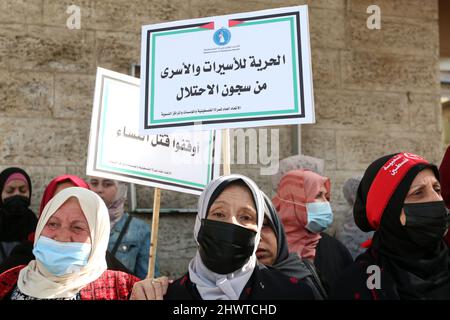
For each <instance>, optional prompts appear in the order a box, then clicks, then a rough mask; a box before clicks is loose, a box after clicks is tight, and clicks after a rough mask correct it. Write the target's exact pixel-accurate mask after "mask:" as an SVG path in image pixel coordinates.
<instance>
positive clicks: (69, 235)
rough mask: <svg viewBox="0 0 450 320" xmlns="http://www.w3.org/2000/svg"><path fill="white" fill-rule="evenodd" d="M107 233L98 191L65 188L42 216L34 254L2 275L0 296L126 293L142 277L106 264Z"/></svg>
mask: <svg viewBox="0 0 450 320" xmlns="http://www.w3.org/2000/svg"><path fill="white" fill-rule="evenodd" d="M108 238H109V218H108V212H107V208H106V207H105V205H104V203H103V201H102V200H101V199H100V197H98V196H97V195H96V194H95V193H93V192H92V191H90V190H87V189H84V188H78V187H73V188H67V189H64V190H62V191H61V192H59V193H58V194H57V195H56V196H55V197H54V198H52V199H51V200H50V201H49V202H48V203H47V205H46V206H45V208H44V210H43V212H42V215H41V216H40V218H39V221H38V225H37V228H36V234H35V239H34V249H33V253H34V255H35V256H36V260H33V261H31V262H30V263H28V265H26V266H18V267H16V268H13V269H10V270H8V271H6V272H4V273H2V274H1V275H0V299H6V300H8V299H9V300H39V299H61V300H101V299H104V300H114V299H118V300H123V299H128V296H129V294H130V292H131V288H132V287H133V284H134V283H135V282H136V281H137V280H138V279H137V278H136V277H134V276H132V275H129V274H126V273H123V272H119V271H110V270H106V260H105V252H106V249H107V246H108Z"/></svg>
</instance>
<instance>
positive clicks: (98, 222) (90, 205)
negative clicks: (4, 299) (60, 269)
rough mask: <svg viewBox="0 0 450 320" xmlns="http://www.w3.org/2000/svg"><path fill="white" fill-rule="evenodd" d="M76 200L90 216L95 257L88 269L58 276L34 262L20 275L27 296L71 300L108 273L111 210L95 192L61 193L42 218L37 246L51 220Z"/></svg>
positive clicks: (92, 257)
mask: <svg viewBox="0 0 450 320" xmlns="http://www.w3.org/2000/svg"><path fill="white" fill-rule="evenodd" d="M71 197H75V198H77V200H78V201H79V203H80V207H81V209H82V210H83V213H84V215H85V217H86V220H87V222H88V225H89V230H90V235H91V254H90V256H89V259H88V262H87V264H86V266H84V267H83V268H81V270H80V271H79V272H77V273H71V274H68V275H64V276H61V277H57V276H54V275H53V274H51V273H50V272H48V271H47V270H46V269H45V267H44V266H43V265H42V264H41V263H40V262H39V261H37V260H32V261H31V262H30V263H29V264H28V266H26V267H25V268H23V269H22V270H21V271H20V273H19V279H18V281H17V286H18V287H19V289H20V291H21V292H23V293H24V294H26V295H29V296H32V297H35V298H39V299H53V298H70V297H73V296H74V295H76V294H77V292H79V291H80V289H82V288H83V287H85V286H86V285H87V284H89V283H91V282H93V281H95V280H97V279H98V278H99V277H100V276H101V275H102V273H103V272H104V271H105V270H106V268H107V267H106V259H105V254H106V249H107V247H108V241H109V232H110V229H109V217H108V210H107V208H106V206H105V203H104V202H103V200H102V199H101V198H100V197H99V196H98V195H97V194H96V193H94V192H92V191H90V190H88V189H85V188H79V187H73V188H67V189H64V190H62V191H61V192H59V193H58V194H57V195H56V196H55V197H53V198H52V199H51V200H50V201H49V202H48V203H47V205H46V206H45V208H44V210H43V211H42V215H41V216H40V218H39V221H38V225H37V227H36V234H35V237H34V245H36V242H37V240H38V239H39V237H40V235H41V233H42V230H43V228H44V227H45V225H46V223H47V221H48V219H49V218H50V217H51V216H52V215H53V214H54V213H55V212H56V211H57V210H58V209H59V208H60V207H61V206H62V205H63V204H64V202H66V201H67V200H68V199H69V198H71Z"/></svg>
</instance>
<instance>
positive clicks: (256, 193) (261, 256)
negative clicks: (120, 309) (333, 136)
mask: <svg viewBox="0 0 450 320" xmlns="http://www.w3.org/2000/svg"><path fill="white" fill-rule="evenodd" d="M330 185H331V181H330V179H328V178H326V177H323V176H321V175H319V174H318V173H315V172H312V171H309V170H307V169H298V170H293V171H290V172H288V173H286V174H285V175H284V176H283V177H282V179H281V181H280V183H279V185H278V189H277V193H276V195H275V196H274V197H272V198H269V197H268V196H267V195H266V194H264V193H263V192H262V191H261V190H260V188H259V187H258V186H257V185H256V184H255V182H254V181H252V180H251V179H250V178H248V177H246V176H243V175H239V174H232V175H226V176H222V177H219V178H217V179H215V180H213V181H211V182H210V183H209V184H208V185H207V187H206V188H205V190H204V191H203V193H202V194H201V196H200V197H199V200H198V210H197V216H196V219H195V225H194V230H193V233H194V240H195V242H196V244H197V250H196V253H195V255H194V257H192V259H191V261H190V262H189V265H188V266H187V270H186V273H185V274H184V275H183V276H181V277H180V278H179V279H168V278H167V277H159V268H158V265H157V266H156V272H155V274H156V275H155V278H152V279H150V278H146V274H147V270H148V262H149V261H148V260H149V246H150V229H149V226H148V225H147V224H146V223H145V222H143V221H142V220H140V219H138V218H133V217H132V216H131V215H130V214H128V213H126V212H125V211H124V204H125V200H126V195H127V185H126V184H125V183H122V182H118V181H114V180H110V179H102V178H98V177H90V178H89V179H88V181H87V182H85V181H84V180H83V179H81V178H79V177H77V176H73V175H64V176H60V177H56V178H55V179H53V180H52V181H51V182H50V183H49V184H48V185H47V187H46V189H45V192H44V195H43V197H42V201H41V205H40V209H39V212H38V214H37V215H36V214H35V213H34V212H32V211H31V210H30V209H29V207H30V198H31V186H32V184H31V180H30V177H29V176H28V175H27V173H26V172H25V171H23V170H22V169H20V168H8V169H6V170H4V171H3V172H2V173H1V174H0V191H1V197H0V272H1V274H0V299H8V300H37V299H58V300H126V299H136V300H160V299H164V300H280V299H281V300H323V299H350V300H360V299H365V300H379V299H380V300H382V299H450V256H449V250H448V243H449V241H448V240H449V239H448V238H446V236H448V235H447V229H448V226H449V221H450V218H449V211H448V209H447V208H446V205H447V206H450V148H449V150H447V153H446V155H445V156H444V159H443V161H442V163H441V166H440V169H438V168H437V167H436V165H434V164H432V163H429V162H428V161H427V160H425V159H423V158H422V157H420V156H418V155H414V154H411V153H406V152H402V153H395V154H390V155H386V156H383V157H381V158H379V159H376V160H375V161H374V162H373V163H371V164H370V165H369V167H368V168H367V169H366V171H365V172H364V175H363V177H362V178H350V179H348V181H347V182H346V183H345V184H344V189H343V191H344V196H345V199H346V200H347V202H348V209H347V210H345V217H344V220H343V222H342V224H341V225H340V226H338V228H337V232H336V234H335V235H333V236H331V235H330V234H329V233H328V232H327V229H328V228H329V227H330V226H331V224H332V222H333V212H332V207H331V205H330V200H331V194H330Z"/></svg>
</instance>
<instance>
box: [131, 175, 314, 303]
mask: <svg viewBox="0 0 450 320" xmlns="http://www.w3.org/2000/svg"><path fill="white" fill-rule="evenodd" d="M263 220H264V199H263V196H262V194H261V192H260V190H259V188H258V187H257V186H256V184H255V183H254V182H253V181H252V180H250V179H249V178H247V177H245V176H242V175H237V174H233V175H228V176H222V177H220V178H218V179H216V180H213V181H211V182H210V183H209V184H208V186H207V187H206V188H205V190H204V191H203V193H202V194H201V195H200V198H199V202H198V213H197V217H196V220H195V226H194V238H195V240H196V242H197V244H198V250H197V253H196V255H195V257H194V258H193V259H192V260H191V262H190V263H189V271H188V273H187V274H186V275H184V276H183V277H181V278H180V279H178V280H176V281H175V282H173V283H171V284H169V285H168V289H167V293H166V295H165V296H164V299H165V300H255V299H259V300H266V299H270V300H277V299H289V300H292V299H314V295H313V293H312V289H311V288H310V287H309V285H308V284H307V283H306V282H304V281H303V280H299V279H297V278H295V277H291V278H289V277H287V276H286V275H284V274H282V273H281V272H279V271H277V270H275V269H269V268H266V267H264V266H262V265H259V264H258V263H257V258H256V255H255V253H256V250H257V247H258V243H259V239H260V234H261V228H262V224H263ZM156 285H158V286H159V288H160V286H161V284H158V283H152V281H151V280H150V279H148V280H144V281H142V282H140V283H138V284H136V285H135V287H134V288H133V294H132V299H133V298H134V299H155V298H161V295H158V294H155V292H156V290H155V286H156ZM156 289H157V288H156Z"/></svg>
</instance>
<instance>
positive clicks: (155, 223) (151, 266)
mask: <svg viewBox="0 0 450 320" xmlns="http://www.w3.org/2000/svg"><path fill="white" fill-rule="evenodd" d="M160 204H161V189H159V188H155V193H154V197H153V218H152V234H151V237H150V256H149V261H148V273H147V278H154V276H155V264H156V248H157V245H158V229H159V208H160Z"/></svg>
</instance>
